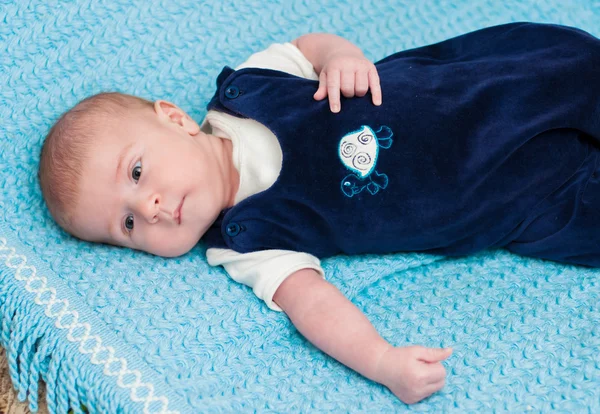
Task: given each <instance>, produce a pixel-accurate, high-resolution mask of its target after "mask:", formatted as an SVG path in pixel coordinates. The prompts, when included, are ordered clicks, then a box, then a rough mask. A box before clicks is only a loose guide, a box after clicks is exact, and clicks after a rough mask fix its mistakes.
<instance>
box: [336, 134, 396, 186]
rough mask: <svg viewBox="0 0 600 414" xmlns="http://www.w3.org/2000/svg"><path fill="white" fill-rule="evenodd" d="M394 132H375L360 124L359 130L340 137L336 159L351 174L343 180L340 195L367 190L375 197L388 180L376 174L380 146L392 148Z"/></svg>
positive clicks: (383, 175) (385, 176) (384, 176)
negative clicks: (341, 193) (338, 158)
mask: <svg viewBox="0 0 600 414" xmlns="http://www.w3.org/2000/svg"><path fill="white" fill-rule="evenodd" d="M393 135H394V133H393V132H392V130H391V129H390V128H389V127H387V126H385V125H384V126H382V127H381V128H379V130H378V131H377V132H373V130H372V129H371V128H370V127H368V126H366V125H363V126H362V127H361V128H360V129H359V130H358V131H354V132H350V133H348V134H346V135H344V136H343V137H342V139H341V140H340V146H339V157H340V160H341V161H342V163H343V164H344V166H345V167H346V168H347V169H349V170H350V171H352V173H351V174H348V175H347V176H345V177H344V178H343V179H342V184H341V188H342V192H343V193H344V195H346V196H348V197H352V196H353V195H354V194H358V193H360V192H361V191H362V190H363V189H365V188H366V189H367V190H368V191H369V192H370V193H371V194H376V193H377V192H378V191H379V190H380V189H385V188H386V187H387V185H388V177H387V175H385V174H380V173H378V172H377V171H375V167H376V166H377V157H378V155H379V147H381V148H385V149H388V148H389V147H391V146H392V136H393Z"/></svg>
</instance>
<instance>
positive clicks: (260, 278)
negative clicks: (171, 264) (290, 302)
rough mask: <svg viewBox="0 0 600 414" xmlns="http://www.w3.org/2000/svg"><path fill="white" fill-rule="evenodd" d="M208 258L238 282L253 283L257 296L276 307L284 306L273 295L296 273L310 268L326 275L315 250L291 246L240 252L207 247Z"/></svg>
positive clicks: (252, 286) (272, 307)
mask: <svg viewBox="0 0 600 414" xmlns="http://www.w3.org/2000/svg"><path fill="white" fill-rule="evenodd" d="M206 258H207V259H208V264H210V265H211V266H219V265H221V266H223V267H224V268H225V270H226V271H227V273H229V276H231V278H232V279H233V280H235V281H236V282H239V283H243V284H244V285H247V286H250V287H251V288H252V290H253V291H254V294H256V296H258V297H259V298H260V299H262V300H264V301H265V303H266V304H267V306H268V307H269V308H271V309H273V310H276V311H281V308H280V307H279V306H277V304H276V303H275V302H273V295H275V292H276V291H277V288H279V285H281V283H283V281H284V280H285V279H286V278H287V277H288V276H290V275H291V274H292V273H294V272H297V271H298V270H302V269H307V268H308V269H314V270H316V271H317V272H318V273H319V274H320V275H321V276H322V277H325V275H324V273H323V269H322V268H321V264H320V261H319V259H317V258H316V257H315V256H313V255H311V254H307V253H300V252H294V251H289V250H262V251H257V252H251V253H238V252H236V251H233V250H230V249H217V248H211V249H208V250H207V252H206Z"/></svg>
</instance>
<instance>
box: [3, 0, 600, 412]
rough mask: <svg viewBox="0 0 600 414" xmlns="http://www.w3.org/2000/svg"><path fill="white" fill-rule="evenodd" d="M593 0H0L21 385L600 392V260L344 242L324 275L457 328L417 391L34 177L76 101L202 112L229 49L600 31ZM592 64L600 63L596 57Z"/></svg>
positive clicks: (11, 316)
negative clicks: (50, 134) (381, 248)
mask: <svg viewBox="0 0 600 414" xmlns="http://www.w3.org/2000/svg"><path fill="white" fill-rule="evenodd" d="M599 18H600V5H599V4H598V2H596V1H592V0H588V1H586V0H581V1H561V0H545V1H543V2H541V1H530V2H527V1H522V0H505V1H503V2H498V1H494V0H482V1H477V0H475V1H474V0H454V1H446V0H435V1H420V2H413V1H410V0H405V1H401V0H382V1H374V0H357V1H352V2H339V1H338V0H290V1H277V0H248V1H236V2H234V1H229V0H226V1H223V0H208V1H202V2H199V1H194V0H178V1H166V0H162V1H161V0H157V1H142V0H135V1H131V0H127V1H125V0H111V1H94V0H79V1H73V2H63V1H58V0H44V1H35V0H19V1H14V2H10V1H9V2H6V1H3V2H0V51H1V53H0V80H1V85H2V88H0V136H1V137H2V138H1V139H0V171H1V175H0V345H2V346H3V347H5V348H6V349H7V351H8V359H9V365H10V372H11V377H12V380H13V382H14V385H15V387H16V388H17V389H18V391H19V398H21V399H26V398H27V399H29V404H30V407H31V409H32V410H35V409H36V406H37V391H38V388H37V387H38V381H39V380H40V379H42V380H43V381H44V382H45V383H46V384H47V389H48V391H47V398H48V406H49V409H50V411H51V412H53V413H66V412H67V411H68V410H69V409H71V410H73V412H74V413H81V412H82V406H85V407H87V410H88V411H89V412H91V413H108V412H117V413H141V412H143V413H197V412H250V411H259V412H270V411H273V412H312V411H318V412H325V411H335V412H342V411H344V412H345V411H351V412H400V411H426V412H460V413H464V412H476V413H480V412H491V411H508V412H525V411H533V412H547V411H550V410H557V411H560V412H569V413H572V412H590V413H593V412H600V391H599V390H600V357H599V355H600V310H599V302H600V282H599V280H600V279H599V274H600V272H599V271H597V270H592V269H586V268H582V267H576V266H565V265H559V264H556V263H550V262H544V261H541V260H533V259H527V258H523V257H519V256H516V255H512V254H509V253H507V252H506V251H503V250H495V251H488V252H484V253H482V254H479V255H477V256H472V257H465V258H453V259H447V258H442V257H434V256H428V255H422V254H397V255H386V256H361V257H344V256H339V257H334V258H331V259H329V260H326V261H325V262H324V267H325V271H326V272H327V275H328V278H329V280H330V281H331V282H332V283H334V284H335V285H337V286H338V287H339V288H340V289H341V290H342V291H343V292H344V293H345V294H346V295H347V296H348V297H349V298H350V299H352V300H353V302H354V303H355V304H356V305H357V306H358V307H359V308H360V309H362V310H363V311H364V312H365V313H366V314H367V315H368V317H369V318H370V320H371V321H372V322H373V324H374V325H375V327H376V328H377V329H378V330H379V331H380V332H381V333H382V335H383V336H384V337H385V338H386V339H387V340H389V341H390V342H391V343H393V344H395V345H407V344H422V345H426V346H451V347H453V348H454V354H453V355H452V357H450V358H449V359H448V360H447V361H445V362H444V364H445V366H446V367H447V371H448V377H447V384H446V386H445V388H444V389H443V390H442V391H441V392H439V393H436V394H434V395H433V396H431V397H430V398H428V399H426V400H424V401H423V402H421V403H419V404H416V405H413V406H407V405H405V404H403V403H402V402H401V401H399V400H398V399H396V398H395V397H394V396H393V395H392V394H391V393H390V392H389V391H388V390H387V389H386V388H384V387H383V386H380V385H378V384H375V383H373V382H371V381H369V380H367V379H365V378H363V377H361V376H360V375H358V374H356V373H354V372H352V371H351V370H349V369H347V368H345V367H344V366H342V365H341V364H339V363H338V362H336V361H335V360H333V359H331V358H329V357H327V356H325V355H324V354H322V353H321V352H320V351H318V350H317V349H315V348H314V347H313V346H312V345H311V344H310V343H308V342H307V341H306V340H305V339H303V338H302V337H301V336H300V335H299V334H298V332H297V331H296V330H295V329H294V327H293V325H291V323H290V322H289V320H288V319H287V317H286V316H285V315H284V314H281V313H276V312H273V311H271V310H269V309H268V308H267V307H266V306H265V305H264V304H263V303H262V302H260V301H259V300H258V299H256V297H255V296H254V295H253V294H252V292H251V291H250V289H248V288H246V287H244V286H241V285H238V284H236V283H235V282H233V281H231V280H230V279H229V278H228V276H227V275H226V274H225V272H224V271H223V270H222V269H221V268H211V267H209V266H208V265H207V263H206V259H205V257H204V247H203V246H202V244H199V245H198V246H197V247H196V248H194V249H193V251H191V252H190V253H188V254H187V255H185V256H183V257H180V258H177V259H163V258H158V257H153V256H150V255H147V254H143V253H140V252H134V251H129V250H126V249H120V248H116V247H110V246H104V245H93V244H89V243H84V242H80V241H77V240H75V239H74V238H72V237H70V236H68V235H66V234H65V233H63V232H62V231H61V230H60V229H59V228H58V227H57V226H56V225H55V224H54V223H53V222H52V220H51V218H50V216H49V214H48V213H47V211H46V210H45V207H44V203H43V201H42V198H41V195H40V190H39V188H38V185H37V181H36V171H37V164H38V154H39V150H40V147H41V143H42V140H43V137H44V136H45V134H46V133H47V131H48V128H49V127H50V125H51V124H52V123H53V122H54V120H55V119H56V118H57V117H58V116H59V114H61V113H62V112H63V111H65V110H66V109H68V108H70V107H71V106H72V105H74V104H75V103H76V102H78V101H79V100H80V99H82V98H84V97H86V96H88V95H90V94H93V93H97V92H100V91H103V90H118V91H122V92H126V93H131V94H136V95H141V96H144V97H146V98H148V99H157V98H166V99H168V100H170V101H173V102H175V103H177V104H178V105H180V106H181V107H182V108H183V109H185V110H186V111H187V112H188V113H190V114H191V115H192V116H193V117H194V118H195V119H196V120H198V121H200V120H201V119H202V118H203V116H204V114H205V103H206V102H207V100H208V99H209V98H210V97H211V96H212V93H213V90H214V85H215V83H214V82H215V77H216V75H217V74H218V73H219V71H220V69H221V68H222V66H224V65H226V64H227V65H230V66H235V65H237V64H239V63H241V62H242V61H244V59H245V58H246V57H247V56H249V55H250V54H251V53H252V52H255V51H258V50H260V49H263V48H265V47H267V46H268V45H269V44H270V43H272V42H285V41H289V40H291V39H293V38H296V37H298V36H299V35H301V34H304V33H307V32H316V31H326V32H333V33H337V34H340V35H342V36H344V37H346V38H348V39H349V40H351V41H352V42H354V43H355V44H357V45H358V46H360V47H361V48H362V49H363V50H364V51H365V53H366V55H367V57H369V58H371V59H373V60H378V59H380V58H382V57H384V56H386V55H388V54H391V53H393V52H395V51H398V50H403V49H407V48H412V47H417V46H422V45H425V44H429V43H433V42H437V41H441V40H444V39H446V38H448V37H452V36H455V35H458V34H462V33H465V32H468V31H472V30H475V29H479V28H483V27H486V26H491V25H496V24H500V23H507V22H511V21H522V20H529V21H535V22H552V23H560V24H565V25H572V26H577V27H579V28H582V29H584V30H587V31H589V32H591V33H593V34H595V35H596V36H599V35H600V26H598V21H599V20H598V19H599ZM599 69H600V68H599Z"/></svg>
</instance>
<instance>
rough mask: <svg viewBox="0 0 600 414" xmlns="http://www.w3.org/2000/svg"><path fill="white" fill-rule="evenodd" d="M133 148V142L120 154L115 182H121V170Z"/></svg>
mask: <svg viewBox="0 0 600 414" xmlns="http://www.w3.org/2000/svg"><path fill="white" fill-rule="evenodd" d="M132 146H133V142H132V143H131V144H129V145H127V146H126V147H125V148H123V151H121V153H120V154H119V160H118V162H117V171H116V173H115V182H116V181H118V180H119V175H120V174H121V170H122V169H123V165H122V164H123V160H124V159H125V155H127V153H128V152H129V150H130V149H131V147H132Z"/></svg>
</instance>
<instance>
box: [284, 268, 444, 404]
mask: <svg viewBox="0 0 600 414" xmlns="http://www.w3.org/2000/svg"><path fill="white" fill-rule="evenodd" d="M273 299H274V301H275V303H277V305H279V306H280V307H281V308H282V309H283V310H284V312H285V313H286V314H287V315H288V316H289V318H290V319H291V321H292V322H293V324H294V325H295V326H296V328H297V329H298V330H299V331H300V332H301V333H302V334H303V335H304V336H305V337H306V338H307V339H308V340H309V341H310V342H312V343H313V344H314V345H315V346H316V347H318V348H319V349H321V350H322V351H324V352H325V353H327V354H329V355H330V356H332V357H333V358H335V359H337V360H338V361H340V362H341V363H343V364H344V365H346V366H348V367H350V368H352V369H354V370H355V371H357V372H359V373H360V374H362V375H364V376H365V377H367V378H369V379H372V380H374V381H377V382H379V383H381V384H383V385H385V386H387V387H388V388H389V389H390V390H391V391H392V392H393V393H394V394H395V395H396V396H397V397H398V398H400V399H401V400H402V401H404V402H405V403H407V404H412V403H415V402H417V401H420V400H422V399H423V398H425V397H427V396H429V395H431V394H433V393H434V392H436V391H438V390H439V389H441V388H442V387H443V386H444V383H445V376H446V370H445V369H444V367H443V366H442V364H441V362H440V361H442V360H444V359H446V358H448V357H449V356H450V355H451V353H452V349H450V348H446V349H439V348H424V347H421V346H410V347H403V348H396V347H393V346H392V345H390V344H389V343H388V342H386V341H385V340H384V339H383V338H382V337H381V336H380V335H379V334H378V333H377V331H376V330H375V328H374V327H373V325H371V323H370V322H369V321H368V319H367V318H366V316H365V315H364V314H363V313H362V312H361V311H360V310H359V309H358V308H357V307H356V306H354V305H353V304H352V302H350V301H349V300H348V299H346V298H345V297H344V296H343V295H342V294H341V292H340V291H339V290H338V289H337V288H336V287H334V286H333V285H332V284H330V283H328V282H327V281H326V280H324V279H323V277H322V276H321V275H319V274H318V273H317V272H316V271H315V270H313V269H302V270H299V271H297V272H295V273H293V274H292V275H290V276H289V277H288V278H287V279H285V281H284V282H283V283H282V284H281V285H280V286H279V288H278V289H277V291H276V292H275V296H274V297H273Z"/></svg>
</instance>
